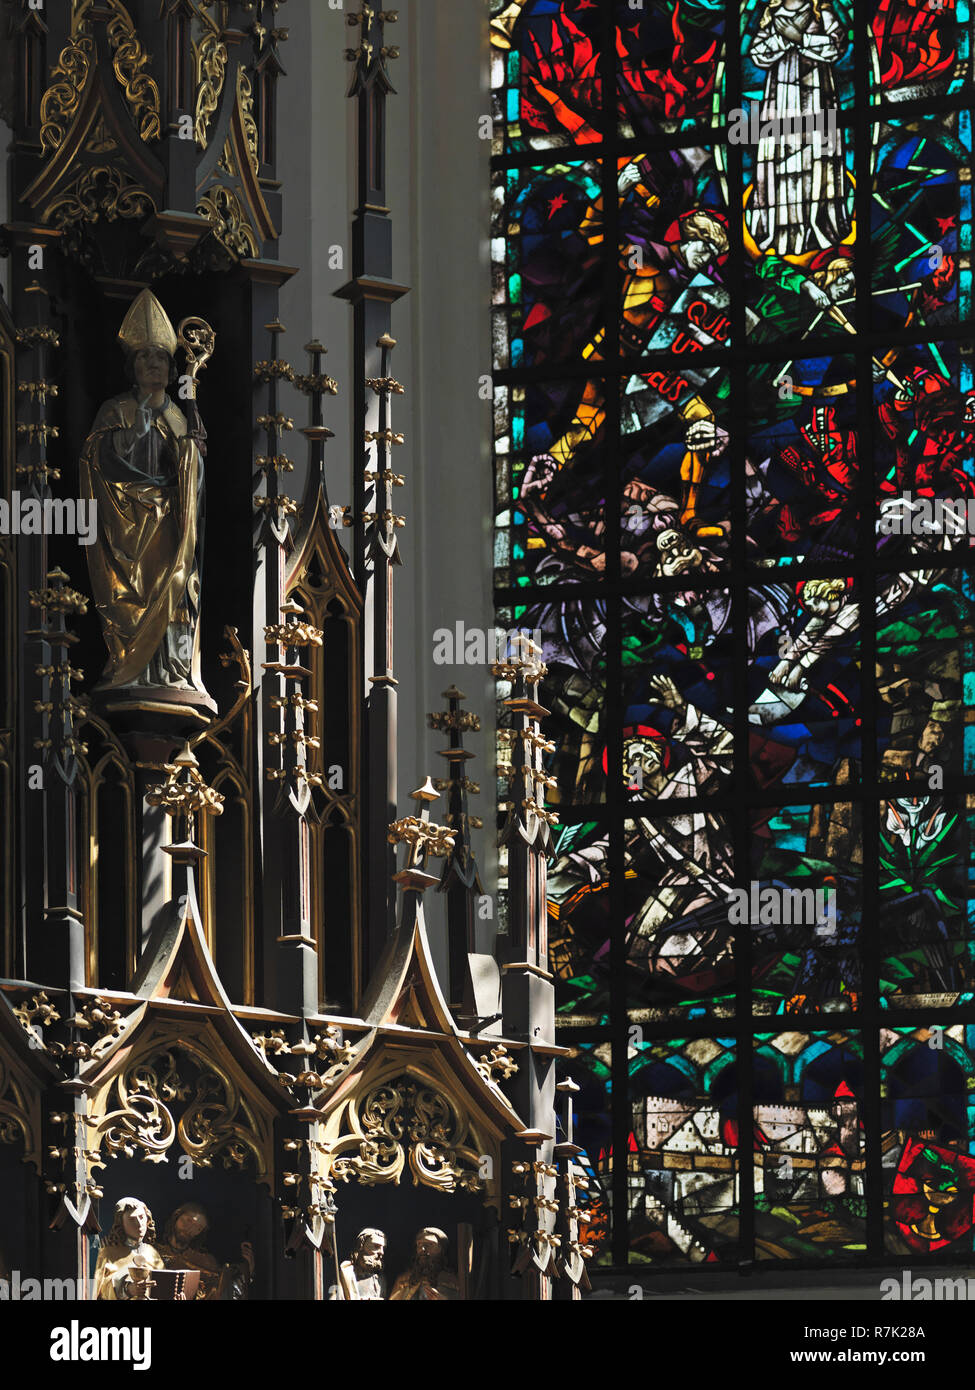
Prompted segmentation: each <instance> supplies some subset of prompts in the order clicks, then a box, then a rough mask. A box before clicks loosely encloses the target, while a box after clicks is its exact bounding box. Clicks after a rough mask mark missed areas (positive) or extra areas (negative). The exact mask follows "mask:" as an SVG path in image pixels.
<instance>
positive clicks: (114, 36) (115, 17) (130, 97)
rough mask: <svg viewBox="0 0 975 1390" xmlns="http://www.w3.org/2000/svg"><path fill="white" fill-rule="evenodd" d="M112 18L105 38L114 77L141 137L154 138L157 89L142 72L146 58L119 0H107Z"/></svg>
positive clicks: (156, 135)
mask: <svg viewBox="0 0 975 1390" xmlns="http://www.w3.org/2000/svg"><path fill="white" fill-rule="evenodd" d="M108 4H109V7H110V9H111V10H112V18H111V19H110V20H109V22H108V41H109V43H110V44H111V45H112V49H113V50H114V53H115V59H114V62H113V64H112V66H113V67H114V69H115V76H116V77H117V78H118V80H119V82H120V83H121V84H122V87H123V88H124V89H125V100H126V101H127V102H128V105H129V109H130V110H131V111H132V114H133V115H134V116H135V118H136V121H137V123H138V126H139V134H140V136H141V137H142V139H143V140H158V139H159V136H160V133H161V125H160V119H159V88H158V87H157V86H156V81H155V78H153V77H150V76H149V74H148V73H147V72H146V71H145V68H146V64H147V63H148V61H149V60H148V58H147V56H146V51H145V49H144V48H143V47H142V44H141V42H140V40H139V36H138V34H137V33H136V31H135V25H134V24H133V23H132V17H131V15H130V14H129V12H128V10H127V9H126V8H125V6H124V5H123V4H122V0H108Z"/></svg>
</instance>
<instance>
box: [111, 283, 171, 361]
mask: <svg viewBox="0 0 975 1390" xmlns="http://www.w3.org/2000/svg"><path fill="white" fill-rule="evenodd" d="M118 337H119V342H120V343H121V344H122V346H123V347H124V348H125V350H126V352H130V353H136V352H138V351H139V350H140V348H146V347H155V348H162V350H163V352H168V353H169V355H170V357H175V356H176V341H177V340H176V330H175V328H174V327H173V325H172V324H171V323H170V321H169V315H168V314H167V313H166V310H165V309H164V308H163V306H162V305H161V304H160V303H159V300H158V299H157V298H156V296H155V295H154V294H153V292H152V290H143V291H142V293H141V294H139V295H138V296H137V297H136V298H135V299H134V300H133V301H132V304H131V306H130V307H129V312H128V313H127V314H126V316H125V318H124V319H123V320H122V327H121V328H120V329H119V335H118Z"/></svg>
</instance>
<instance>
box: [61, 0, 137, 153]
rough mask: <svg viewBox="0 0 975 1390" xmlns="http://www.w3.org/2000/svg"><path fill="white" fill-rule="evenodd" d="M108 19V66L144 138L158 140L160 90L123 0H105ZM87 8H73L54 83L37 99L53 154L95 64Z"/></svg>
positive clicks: (83, 6) (62, 137)
mask: <svg viewBox="0 0 975 1390" xmlns="http://www.w3.org/2000/svg"><path fill="white" fill-rule="evenodd" d="M108 5H109V8H110V9H111V11H112V17H111V19H110V20H109V22H108V41H109V43H110V45H111V47H112V52H113V55H114V56H113V61H112V66H113V68H114V70H115V76H116V77H117V78H118V80H119V82H120V84H121V86H122V88H123V90H124V92H125V100H126V102H127V103H128V105H129V109H130V110H131V111H132V114H133V115H134V116H135V119H136V123H137V125H138V127H139V134H140V136H141V137H142V139H143V140H158V138H159V136H160V133H161V123H160V116H159V88H158V86H157V85H156V81H155V79H154V78H153V77H151V76H150V74H149V73H147V72H146V71H145V68H146V65H147V63H148V61H149V60H148V57H147V55H146V52H145V49H144V48H143V47H142V44H141V42H140V40H139V36H138V34H137V33H136V31H135V25H134V24H133V22H132V17H131V15H130V14H129V12H128V10H127V9H126V8H125V6H124V5H123V4H122V0H108ZM90 8H91V7H90V4H88V5H85V4H82V5H76V6H75V8H74V10H73V12H72V18H71V38H70V39H69V40H68V42H67V43H66V44H65V46H64V48H63V49H62V50H61V54H60V56H59V58H58V61H57V63H56V65H55V67H54V68H53V69H52V72H51V76H52V77H53V78H55V79H57V80H55V81H54V82H52V84H51V85H50V86H49V87H48V89H47V91H46V92H45V93H44V96H43V98H42V100H41V147H42V148H43V149H49V150H56V149H58V148H59V147H60V145H61V144H62V143H63V141H64V138H65V135H66V134H67V132H68V129H69V127H70V125H71V122H72V120H73V119H74V117H75V115H76V113H77V111H78V106H79V104H80V102H81V96H82V93H83V92H84V90H85V87H86V85H87V82H88V78H89V76H90V74H91V70H92V67H93V65H94V61H95V40H94V38H93V37H92V34H91V30H90V25H91V20H90V16H89V10H90Z"/></svg>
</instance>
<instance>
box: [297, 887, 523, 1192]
mask: <svg viewBox="0 0 975 1390" xmlns="http://www.w3.org/2000/svg"><path fill="white" fill-rule="evenodd" d="M363 1016H364V1018H365V1019H366V1021H367V1022H369V1023H370V1024H371V1025H372V1026H371V1030H370V1032H369V1033H367V1034H366V1035H365V1037H364V1038H363V1039H362V1040H361V1042H360V1043H359V1044H358V1045H357V1047H356V1048H355V1051H354V1054H353V1058H352V1060H351V1062H350V1064H349V1066H348V1068H347V1070H346V1071H345V1072H344V1073H343V1074H342V1075H341V1076H340V1077H339V1079H338V1080H337V1081H336V1082H335V1084H334V1085H333V1087H332V1088H331V1089H330V1090H329V1091H328V1092H327V1094H326V1095H325V1097H324V1098H323V1099H322V1100H321V1101H320V1103H319V1108H320V1111H321V1119H320V1121H319V1123H318V1125H317V1130H318V1135H317V1138H318V1140H319V1143H320V1145H321V1153H322V1176H323V1177H326V1178H329V1179H331V1180H332V1181H335V1180H338V1181H339V1182H345V1181H349V1180H350V1179H355V1180H356V1181H358V1182H360V1183H362V1184H364V1185H366V1186H374V1185H376V1184H380V1183H395V1184H399V1183H400V1181H401V1179H402V1178H403V1177H404V1175H408V1176H409V1177H411V1178H412V1181H413V1182H414V1183H415V1184H419V1185H423V1186H427V1187H431V1188H434V1189H437V1190H440V1191H445V1192H455V1191H457V1190H467V1191H469V1192H475V1193H479V1194H480V1195H481V1196H482V1198H483V1200H484V1202H485V1204H487V1205H489V1206H493V1207H495V1208H496V1209H497V1210H498V1213H499V1215H500V1213H501V1174H502V1144H503V1143H504V1142H505V1140H507V1139H515V1138H525V1137H527V1136H528V1135H529V1131H528V1130H527V1129H526V1126H525V1124H524V1122H523V1121H522V1119H521V1118H520V1117H519V1115H518V1114H517V1112H516V1111H515V1109H514V1107H513V1106H512V1105H511V1103H510V1101H509V1100H508V1099H507V1097H506V1096H505V1095H504V1093H503V1091H502V1090H501V1088H500V1086H499V1085H498V1084H497V1082H496V1081H495V1080H494V1071H495V1070H498V1071H499V1072H500V1074H502V1075H504V1076H508V1075H510V1074H511V1073H512V1072H513V1071H515V1070H516V1069H517V1068H516V1065H515V1063H514V1060H513V1059H512V1058H511V1057H510V1056H509V1055H508V1054H507V1051H506V1049H505V1048H504V1047H503V1046H499V1045H497V1044H495V1046H494V1050H493V1052H492V1053H491V1054H490V1057H488V1058H478V1056H477V1055H475V1054H477V1053H478V1052H481V1051H483V1050H484V1049H486V1047H487V1042H485V1043H484V1044H477V1043H476V1042H473V1041H472V1040H471V1039H469V1038H465V1037H464V1036H463V1035H462V1034H461V1033H460V1031H459V1030H458V1028H457V1025H456V1024H455V1022H454V1020H453V1017H452V1015H451V1013H450V1010H449V1008H448V1006H447V1003H446V1000H445V999H444V996H443V993H442V991H441V989H440V986H439V984H438V981H437V977H436V973H435V971H434V968H433V963H432V960H431V957H430V948H429V942H428V940H427V935H426V929H425V927H424V924H423V915H422V911H420V912H418V914H417V917H416V919H415V920H414V921H413V922H410V923H404V924H403V925H402V926H401V927H400V930H399V931H398V932H397V935H396V936H395V937H394V938H393V940H392V942H391V943H390V947H389V950H388V951H387V954H386V957H385V959H384V961H383V962H382V963H381V964H380V966H379V969H378V970H377V976H376V983H374V986H373V988H372V989H371V990H370V992H369V995H368V997H367V999H366V1002H365V1007H364V1008H363ZM485 1159H487V1160H488V1162H487V1163H485V1162H484V1160H485Z"/></svg>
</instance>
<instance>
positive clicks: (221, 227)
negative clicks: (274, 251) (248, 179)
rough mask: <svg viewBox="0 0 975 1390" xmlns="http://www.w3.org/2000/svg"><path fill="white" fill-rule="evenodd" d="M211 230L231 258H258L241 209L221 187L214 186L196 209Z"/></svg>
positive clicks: (254, 242) (232, 197)
mask: <svg viewBox="0 0 975 1390" xmlns="http://www.w3.org/2000/svg"><path fill="white" fill-rule="evenodd" d="M196 210H197V212H198V213H199V214H200V216H201V217H205V218H206V219H207V221H208V222H209V223H210V226H211V227H212V229H213V235H214V236H215V237H216V238H217V240H218V241H219V242H220V244H221V246H223V247H225V248H226V250H227V251H229V252H230V254H231V255H232V256H236V257H238V259H239V258H241V257H249V256H257V255H259V254H260V253H259V250H258V245H257V238H256V237H255V235H254V232H253V230H252V228H251V226H250V224H249V223H248V221H247V218H246V216H245V214H244V209H243V208H242V207H241V205H240V200H239V198H238V197H237V195H236V194H235V193H233V192H232V191H231V189H229V188H225V187H224V186H223V185H222V184H214V185H213V187H212V188H211V189H210V190H209V192H207V193H205V194H204V195H203V197H202V198H201V199H200V201H199V203H197V206H196Z"/></svg>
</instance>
